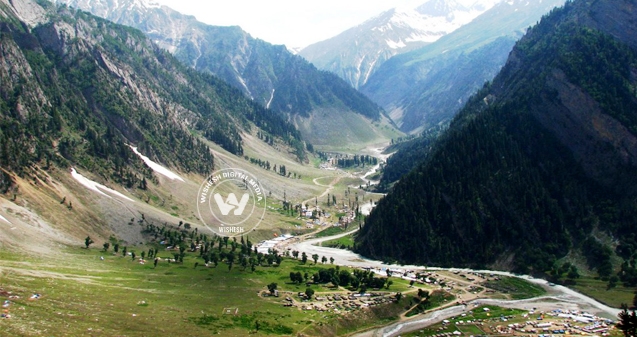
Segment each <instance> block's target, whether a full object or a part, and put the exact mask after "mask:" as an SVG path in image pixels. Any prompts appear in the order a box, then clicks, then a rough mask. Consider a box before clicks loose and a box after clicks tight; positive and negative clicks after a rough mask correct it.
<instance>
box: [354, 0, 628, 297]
mask: <svg viewBox="0 0 637 337" xmlns="http://www.w3.org/2000/svg"><path fill="white" fill-rule="evenodd" d="M636 6H637V2H636V1H634V0H631V1H611V0H599V1H584V0H581V1H578V0H576V1H572V2H571V1H569V2H567V3H566V5H565V7H564V8H561V9H557V10H553V11H552V12H551V14H550V15H548V16H546V17H545V18H543V19H542V21H541V22H540V23H539V24H538V25H537V26H535V27H534V28H532V29H530V30H529V31H528V32H527V34H526V35H525V36H524V37H523V38H522V39H521V40H520V41H519V42H518V43H517V44H516V46H515V48H514V49H513V51H512V53H511V55H510V57H509V59H508V61H507V63H506V65H505V66H504V68H503V69H502V71H501V72H500V73H499V74H498V76H497V77H496V78H495V79H494V81H493V82H492V83H490V84H488V85H485V87H484V88H483V89H482V90H481V91H479V92H478V93H477V94H476V95H474V96H473V97H472V98H471V100H470V101H469V102H468V104H467V105H466V107H465V108H464V109H463V110H462V111H461V112H460V114H459V115H458V116H457V117H456V118H455V119H454V120H453V122H452V123H451V125H450V127H449V130H448V131H447V132H445V133H444V134H443V136H442V137H441V138H440V140H439V141H438V142H437V143H436V144H435V145H433V147H432V150H431V151H430V154H429V155H428V158H427V159H426V160H425V161H424V162H423V163H422V164H420V165H418V166H417V168H416V169H414V170H413V171H412V172H410V173H409V174H407V175H406V176H404V177H403V178H401V180H400V181H399V182H398V183H397V184H396V185H395V186H394V187H393V189H392V190H391V192H390V193H389V194H388V195H387V197H386V198H385V199H383V200H382V201H381V202H380V203H379V204H378V207H377V208H376V209H374V211H373V212H372V213H371V215H370V217H369V218H368V220H367V222H366V225H365V226H364V227H363V229H362V232H361V233H360V236H359V237H358V239H357V245H356V249H357V251H359V252H361V253H363V254H365V255H368V256H372V257H375V258H383V259H396V260H398V261H400V262H405V263H421V264H422V263H424V264H427V265H453V266H460V265H465V266H491V267H496V268H506V269H514V270H519V271H525V272H534V273H539V274H543V273H549V272H550V273H552V275H553V271H554V270H555V268H556V266H557V263H558V261H563V260H560V259H564V258H565V256H567V254H570V255H568V256H570V257H572V256H580V257H581V258H582V259H581V260H580V261H585V264H586V267H587V268H588V269H590V270H593V271H595V272H596V273H597V274H599V276H601V277H602V279H606V280H608V278H609V277H610V276H611V275H612V274H613V273H614V272H617V271H618V270H620V271H619V273H618V274H617V275H618V277H619V279H621V280H622V281H623V282H624V283H625V284H627V285H632V286H634V285H635V284H637V278H635V275H637V273H636V271H635V269H634V267H633V265H632V264H631V263H630V262H629V261H630V259H631V256H634V255H633V254H634V253H635V250H634V247H635V241H634V240H635V234H637V233H635V228H634V226H633V224H634V222H635V220H637V212H635V205H636V204H635V202H636V200H637V198H636V197H637V182H636V181H635V179H634V174H633V172H634V170H635V168H636V166H637V115H636V114H635V111H637V96H636V95H635V88H636V86H637V76H636V75H635V74H637V69H636V68H635V65H636V64H637V62H636V61H637V43H636V42H637V40H636V38H635V36H637V34H636V33H637V25H636V24H635V20H633V18H634V17H635V8H636ZM610 238H612V239H610ZM617 259H623V260H624V263H623V264H622V265H621V266H618V265H617V264H616V263H615V264H613V261H616V260H617ZM569 261H570V260H569ZM560 263H561V262H560ZM614 268H615V269H614ZM555 275H559V273H557V274H555Z"/></svg>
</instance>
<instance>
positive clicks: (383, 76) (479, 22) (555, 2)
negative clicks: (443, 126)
mask: <svg viewBox="0 0 637 337" xmlns="http://www.w3.org/2000/svg"><path fill="white" fill-rule="evenodd" d="M563 3H564V0H542V1H530V2H529V1H524V0H512V1H504V2H501V3H499V4H497V5H495V6H493V7H491V8H490V9H489V10H487V11H486V12H484V13H482V14H481V15H479V16H478V17H476V18H475V19H474V20H473V21H471V22H470V23H468V24H466V25H464V26H462V27H460V28H458V29H457V30H454V31H453V32H451V33H450V34H447V35H445V36H443V37H441V38H440V39H438V40H437V41H435V42H433V43H431V44H428V45H427V46H424V47H422V48H419V49H417V50H413V51H410V52H408V53H404V54H401V55H398V56H395V57H393V58H391V59H390V60H389V61H387V62H385V63H383V65H382V66H381V67H380V68H379V69H378V70H377V71H376V72H375V73H374V74H373V75H372V76H370V78H369V80H368V81H367V83H366V84H365V85H364V86H362V87H361V88H360V90H361V91H362V92H363V93H365V94H366V95H368V96H369V97H371V98H372V99H373V100H374V101H375V102H377V103H378V104H380V105H381V106H383V107H384V108H385V110H386V111H387V112H388V113H389V115H390V116H391V118H392V120H394V122H396V123H397V124H398V126H399V127H400V128H401V130H402V131H404V132H410V133H418V132H420V131H422V130H424V129H428V128H431V127H433V126H436V125H438V124H440V123H444V122H448V121H449V120H450V119H451V118H452V117H453V115H454V114H456V113H457V112H458V110H460V108H462V107H463V106H464V104H465V103H466V101H467V99H468V98H469V96H470V95H472V94H473V93H474V92H475V91H476V90H477V89H479V88H480V87H481V86H482V85H483V84H484V82H486V81H489V80H491V79H492V78H493V77H494V76H495V75H496V74H497V73H498V71H499V70H500V69H501V67H502V66H503V65H504V62H505V61H506V58H507V56H508V54H509V52H510V51H511V48H512V47H513V44H514V43H515V41H516V40H517V39H519V38H520V37H521V36H522V34H524V32H525V30H526V29H527V28H528V27H529V26H531V25H533V24H535V23H536V22H537V21H538V20H539V19H540V18H541V17H542V15H544V14H546V13H548V11H550V10H551V9H552V8H554V7H555V6H559V5H561V4H563Z"/></svg>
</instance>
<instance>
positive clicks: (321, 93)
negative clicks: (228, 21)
mask: <svg viewBox="0 0 637 337" xmlns="http://www.w3.org/2000/svg"><path fill="white" fill-rule="evenodd" d="M57 2H58V3H63V4H66V5H69V6H72V7H75V8H79V9H82V10H85V11H88V12H91V13H94V14H95V15H98V16H101V17H103V18H106V19H108V20H111V21H114V22H117V23H120V24H124V25H127V26H131V27H134V28H137V29H140V30H142V31H143V32H144V33H145V34H147V36H148V37H149V38H151V39H152V40H153V41H154V42H155V43H157V44H158V45H159V46H161V47H162V48H164V49H166V50H168V51H169V52H171V53H172V54H174V55H175V57H177V58H178V59H179V60H181V61H182V62H183V63H184V64H187V65H189V66H191V67H193V68H194V69H196V70H199V71H204V72H209V73H211V74H214V75H216V76H218V77H219V78H221V79H223V80H224V81H227V82H228V83H230V84H231V85H233V86H234V87H236V88H238V89H240V90H242V91H243V92H244V93H245V94H246V95H247V96H248V97H250V98H251V99H253V100H254V101H255V102H258V103H259V104H261V105H263V106H265V107H268V108H270V109H272V110H273V111H276V112H278V113H283V114H285V115H286V116H288V118H289V119H290V120H291V121H293V122H294V123H295V124H296V125H297V126H298V127H299V129H300V130H301V132H302V133H303V136H304V137H305V138H306V139H307V140H308V141H310V142H311V143H313V144H315V145H318V146H321V145H340V138H338V137H336V136H337V135H338V134H343V135H345V136H346V137H345V138H344V139H349V140H350V141H351V142H354V143H365V142H368V141H370V140H373V139H376V137H379V138H381V139H384V138H386V136H385V135H384V133H385V131H384V130H386V129H383V128H382V127H379V126H378V125H379V124H376V125H374V124H373V122H374V121H378V122H380V123H381V124H382V125H383V126H385V127H386V128H393V127H392V126H391V123H390V122H389V121H388V119H387V118H386V117H385V116H384V115H383V111H382V108H380V107H379V106H378V105H376V104H375V103H373V102H372V101H370V100H369V99H368V98H367V97H365V96H364V95H362V94H360V93H359V92H357V91H356V90H354V89H353V88H351V87H350V86H349V85H347V84H346V83H345V82H344V81H342V80H341V79H339V78H338V77H337V76H335V75H333V74H331V73H328V72H324V71H319V70H317V69H316V68H315V67H314V66H313V65H311V64H310V63H308V62H307V61H305V60H304V59H303V58H301V57H299V56H296V55H293V54H292V53H291V52H289V51H288V50H287V49H286V48H285V46H276V45H272V44H269V43H267V42H265V41H262V40H259V39H254V38H252V37H251V36H250V35H249V34H248V33H246V32H244V31H243V30H242V29H241V28H240V27H238V26H232V27H220V26H210V25H206V24H204V23H201V22H199V21H197V20H196V19H195V18H194V17H193V16H187V15H183V14H181V13H179V12H176V11H174V10H172V9H170V8H168V7H166V6H159V5H157V4H154V3H152V2H149V1H139V0H57ZM322 116H329V118H323V117H322ZM324 120H328V121H330V120H337V121H339V122H341V123H339V124H337V125H330V127H329V128H325V127H324V124H325V123H324V122H321V121H324ZM346 121H347V123H345V122H346ZM352 124H355V125H352ZM334 127H337V128H338V130H334ZM324 129H326V130H324Z"/></svg>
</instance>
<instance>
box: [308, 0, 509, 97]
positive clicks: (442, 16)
mask: <svg viewBox="0 0 637 337" xmlns="http://www.w3.org/2000/svg"><path fill="white" fill-rule="evenodd" d="M497 2H498V0H483V1H478V2H476V3H475V4H474V5H472V6H471V7H468V8H467V7H465V6H463V5H461V4H459V3H458V2H456V1H450V0H430V1H428V2H426V3H424V4H422V5H421V6H418V7H417V8H415V9H400V8H393V9H390V10H388V11H386V12H383V13H381V14H380V15H378V16H377V17H374V18H371V19H369V20H367V21H365V22H364V23H362V24H360V25H358V26H356V27H353V28H350V29H348V30H346V31H344V32H343V33H341V34H339V35H337V36H335V37H333V38H330V39H328V40H325V41H321V42H317V43H315V44H312V45H310V46H307V47H305V48H303V49H302V50H301V51H300V52H299V55H301V56H303V57H305V58H306V59H307V60H309V61H310V62H312V63H313V64H314V65H316V66H317V67H318V68H319V69H323V70H327V71H331V72H333V73H335V74H337V75H338V76H340V77H341V78H343V79H345V80H346V81H347V82H348V83H350V84H351V85H352V86H353V87H355V88H360V87H362V86H363V85H365V83H367V81H368V80H369V78H370V76H372V75H373V74H374V73H375V72H376V71H377V70H378V69H379V68H380V66H381V65H382V64H383V63H384V62H385V61H387V60H389V59H390V58H391V57H392V56H394V55H398V54H402V53H405V52H408V51H411V50H414V49H418V48H420V47H423V46H425V45H427V44H429V43H432V42H434V41H436V40H438V39H439V38H440V37H442V36H444V35H446V34H449V33H451V32H452V31H454V30H456V29H458V28H459V27H461V26H463V25H465V24H467V23H469V22H470V21H471V20H473V19H474V18H475V17H477V16H478V15H480V14H481V13H483V12H484V11H486V10H488V9H489V8H490V7H492V6H493V5H494V4H495V3H497Z"/></svg>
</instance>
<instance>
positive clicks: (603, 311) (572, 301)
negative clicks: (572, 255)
mask: <svg viewBox="0 0 637 337" xmlns="http://www.w3.org/2000/svg"><path fill="white" fill-rule="evenodd" d="M377 152H379V153H380V152H381V149H377ZM388 156H389V155H384V156H383V157H382V158H381V160H382V161H385V160H386V159H387V157H388ZM379 167H380V163H379V164H378V165H376V166H374V167H372V168H371V169H370V170H369V171H368V172H367V173H366V174H365V175H363V179H364V180H366V181H368V180H367V179H366V178H367V177H368V176H370V175H371V174H373V173H375V172H376V171H377V170H378V168H379ZM373 207H374V205H373V204H371V203H366V204H364V205H362V206H361V211H362V213H364V214H367V215H368V214H369V212H371V210H372V209H373ZM357 231H358V229H355V230H352V231H349V232H346V233H341V234H337V235H333V236H327V237H321V238H315V239H310V240H305V241H301V242H293V243H290V244H289V246H288V247H289V248H290V249H292V250H298V251H299V252H305V253H306V254H307V255H308V256H311V255H313V254H318V255H320V256H325V257H327V258H328V259H329V258H334V264H337V265H341V266H347V267H354V268H378V269H381V270H382V269H399V270H411V271H460V272H464V273H471V272H473V273H481V274H494V275H501V276H511V277H518V278H522V279H525V280H526V281H528V282H531V283H534V284H537V285H540V286H542V287H543V288H544V289H546V291H547V294H546V295H543V296H540V297H535V298H529V299H524V300H499V299H487V298H477V299H474V300H471V301H468V302H466V304H465V305H456V306H451V307H446V308H442V309H440V310H436V311H432V312H429V313H427V314H423V315H417V316H414V317H411V318H408V319H404V320H400V321H397V322H394V323H391V324H388V325H386V326H383V327H376V328H374V329H372V330H368V331H365V332H361V333H358V334H356V335H354V336H359V337H363V336H383V337H385V336H387V337H390V336H399V335H400V334H401V333H407V332H412V331H416V330H418V329H422V328H423V327H426V326H429V325H432V324H435V323H437V322H440V321H442V320H443V319H447V318H450V317H453V316H457V315H459V314H462V313H463V312H465V311H467V310H471V308H473V307H475V306H478V305H480V304H491V305H496V306H500V307H506V308H518V309H527V310H531V309H533V308H542V309H545V310H546V311H550V310H553V309H561V310H579V311H586V312H589V313H591V314H594V315H597V316H600V317H605V318H609V319H613V320H614V319H616V318H617V314H618V313H619V312H620V310H619V309H616V308H611V307H609V306H607V305H604V304H602V303H600V302H599V301H597V300H595V299H593V298H591V297H588V296H586V295H584V294H581V293H579V292H577V291H575V290H572V289H570V288H567V287H564V286H561V285H553V284H550V283H549V282H548V281H546V280H544V279H539V278H534V277H532V276H529V275H518V274H513V273H510V272H505V271H497V270H473V269H466V268H438V267H426V266H416V265H397V264H386V263H384V262H382V261H378V260H372V259H369V258H366V257H363V256H361V255H360V254H357V253H354V252H352V251H349V250H343V249H337V248H330V247H322V246H320V243H321V242H324V241H329V240H333V239H338V238H341V237H343V236H346V235H349V234H352V233H355V232H357Z"/></svg>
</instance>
